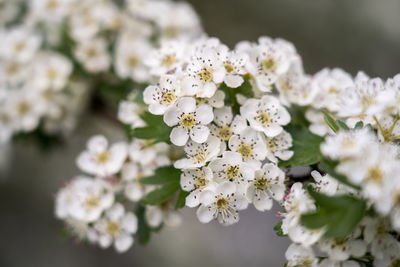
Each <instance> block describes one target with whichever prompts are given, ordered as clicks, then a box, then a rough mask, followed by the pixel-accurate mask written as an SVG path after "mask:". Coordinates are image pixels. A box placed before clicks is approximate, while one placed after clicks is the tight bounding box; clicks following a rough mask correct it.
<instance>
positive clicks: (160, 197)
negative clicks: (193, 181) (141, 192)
mask: <svg viewBox="0 0 400 267" xmlns="http://www.w3.org/2000/svg"><path fill="white" fill-rule="evenodd" d="M179 188H180V185H179V183H168V184H165V185H164V186H163V187H161V188H160V189H156V190H154V191H151V192H150V193H148V194H147V195H146V196H145V197H144V198H143V200H142V203H143V204H144V205H158V204H162V203H164V202H165V201H167V200H169V199H170V198H171V197H172V196H173V195H174V194H175V193H176V191H178V190H179Z"/></svg>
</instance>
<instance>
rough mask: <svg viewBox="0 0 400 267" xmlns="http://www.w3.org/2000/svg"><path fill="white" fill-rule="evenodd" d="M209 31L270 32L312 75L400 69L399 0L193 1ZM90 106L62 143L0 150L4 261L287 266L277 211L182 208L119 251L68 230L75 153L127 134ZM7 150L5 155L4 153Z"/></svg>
mask: <svg viewBox="0 0 400 267" xmlns="http://www.w3.org/2000/svg"><path fill="white" fill-rule="evenodd" d="M189 2H191V3H192V4H193V5H194V7H195V9H196V10H197V12H198V13H199V15H200V17H201V18H202V20H203V25H204V28H205V30H206V32H208V34H209V35H210V36H216V37H219V38H220V39H221V40H222V41H223V42H225V43H226V44H228V45H230V46H231V47H232V46H233V45H234V44H235V43H236V42H238V41H240V40H244V39H247V40H256V39H257V38H258V36H261V35H269V36H272V37H282V38H285V39H287V40H289V41H292V42H293V43H294V44H295V45H296V47H297V49H298V51H299V53H300V54H301V55H302V56H303V60H304V65H305V68H306V71H307V72H308V73H314V72H316V71H318V70H319V69H321V68H323V67H342V68H344V69H345V70H347V71H349V72H350V73H352V74H355V73H356V71H357V70H364V71H366V72H367V73H368V74H370V75H371V76H381V77H382V78H385V79H386V78H387V77H390V76H393V75H394V74H396V73H398V72H400V49H399V48H400V26H399V25H400V16H399V12H400V1H398V0H380V1H377V0H242V1H240V0H190V1H189ZM93 118H94V115H91V114H87V115H86V116H85V117H83V118H82V119H81V126H80V127H79V128H78V130H77V131H76V132H74V133H73V134H72V135H71V137H70V138H69V139H68V140H67V143H66V144H65V145H64V146H61V147H56V148H53V149H52V150H50V151H42V150H40V149H39V147H38V146H37V145H35V144H32V143H17V144H15V145H13V146H12V147H9V148H7V147H1V148H0V152H1V153H0V162H2V164H3V165H4V166H3V167H1V166H0V170H1V171H0V266H1V267H3V266H4V267H20V266H29V267H30V266H35V267H36V266H37V267H54V266H57V267H58V266H60V267H62V266H89V267H91V266H96V267H103V266H120V267H123V266H272V267H275V266H283V263H284V252H285V250H286V247H287V246H288V244H289V243H288V241H287V240H286V239H285V238H279V237H276V236H275V233H274V231H273V229H272V228H273V226H274V225H275V224H276V223H277V219H276V218H275V217H274V215H275V213H276V212H277V210H273V211H270V212H265V213H260V212H257V211H255V210H254V209H252V208H251V209H249V210H246V211H244V212H241V220H240V222H239V223H238V224H236V225H234V226H231V227H221V226H219V225H218V224H216V223H211V224H208V225H202V224H200V223H199V222H198V221H197V219H196V217H195V210H185V211H184V223H183V225H182V227H181V228H179V229H165V230H163V231H162V232H161V233H159V234H156V235H154V236H153V238H152V241H151V242H150V244H149V245H147V246H144V247H141V246H139V245H135V246H134V247H133V249H131V250H130V251H129V252H128V253H125V254H123V255H118V254H117V253H115V252H114V251H113V249H109V250H105V251H104V250H101V249H99V248H95V247H92V246H86V245H84V244H78V243H76V242H75V241H74V240H72V239H68V240H63V239H62V238H61V236H60V231H61V229H62V223H61V222H59V221H57V220H56V219H55V218H54V217H53V195H54V193H55V192H56V191H57V189H58V188H59V187H61V186H62V185H63V183H64V182H65V181H66V180H68V179H70V178H71V177H72V176H74V175H76V174H78V173H79V172H78V170H77V168H76V167H75V164H74V160H75V157H76V155H77V154H78V153H79V152H80V151H81V150H82V149H83V147H84V145H85V143H86V139H87V138H88V137H90V136H91V135H92V134H96V133H104V134H105V135H106V136H108V137H109V138H111V139H114V140H116V139H118V138H121V136H122V134H121V133H119V132H116V131H115V129H114V126H113V125H110V124H108V122H107V121H102V120H101V119H98V118H96V119H95V120H93ZM1 157H3V158H1Z"/></svg>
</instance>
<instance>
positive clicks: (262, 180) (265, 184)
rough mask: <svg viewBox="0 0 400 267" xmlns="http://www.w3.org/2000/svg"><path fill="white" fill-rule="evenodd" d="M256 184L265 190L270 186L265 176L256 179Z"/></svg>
mask: <svg viewBox="0 0 400 267" xmlns="http://www.w3.org/2000/svg"><path fill="white" fill-rule="evenodd" d="M254 186H255V187H256V188H257V189H259V190H265V189H266V188H267V187H268V181H267V179H265V178H264V177H263V178H259V179H256V180H255V182H254Z"/></svg>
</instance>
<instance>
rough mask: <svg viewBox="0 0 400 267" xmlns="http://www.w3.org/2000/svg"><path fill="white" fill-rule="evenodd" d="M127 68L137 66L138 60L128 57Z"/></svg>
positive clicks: (133, 56)
mask: <svg viewBox="0 0 400 267" xmlns="http://www.w3.org/2000/svg"><path fill="white" fill-rule="evenodd" d="M127 63H128V66H129V67H131V68H135V67H136V66H137V65H138V64H139V59H138V57H137V56H136V55H130V56H129V57H128V58H127Z"/></svg>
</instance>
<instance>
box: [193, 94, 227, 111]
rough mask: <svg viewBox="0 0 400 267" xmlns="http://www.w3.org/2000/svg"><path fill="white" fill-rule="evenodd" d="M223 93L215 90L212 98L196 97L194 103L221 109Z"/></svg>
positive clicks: (223, 98)
mask: <svg viewBox="0 0 400 267" xmlns="http://www.w3.org/2000/svg"><path fill="white" fill-rule="evenodd" d="M224 100H225V93H224V91H221V90H217V91H216V92H215V94H214V95H213V96H212V97H196V103H197V105H199V104H208V105H210V106H212V107H213V108H222V107H223V106H224V104H225V103H224Z"/></svg>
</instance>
